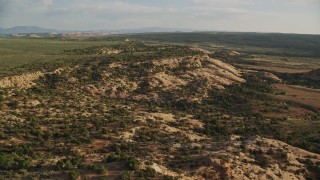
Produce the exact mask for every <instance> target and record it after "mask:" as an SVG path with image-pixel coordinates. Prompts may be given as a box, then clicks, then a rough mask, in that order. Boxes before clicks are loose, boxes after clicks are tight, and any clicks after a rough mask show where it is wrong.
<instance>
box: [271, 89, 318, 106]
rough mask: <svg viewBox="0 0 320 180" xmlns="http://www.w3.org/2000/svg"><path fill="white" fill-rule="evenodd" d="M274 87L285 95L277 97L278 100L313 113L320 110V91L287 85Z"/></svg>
mask: <svg viewBox="0 0 320 180" xmlns="http://www.w3.org/2000/svg"><path fill="white" fill-rule="evenodd" d="M274 87H275V88H276V89H277V90H278V91H281V92H285V93H286V94H285V95H275V96H274V97H275V98H276V99H279V100H282V101H286V102H288V103H292V104H296V105H299V106H301V107H304V108H306V109H310V110H313V111H319V110H320V90H317V89H310V88H306V87H302V86H293V85H287V84H275V85H274Z"/></svg>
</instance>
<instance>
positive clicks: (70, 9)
mask: <svg viewBox="0 0 320 180" xmlns="http://www.w3.org/2000/svg"><path fill="white" fill-rule="evenodd" d="M18 25H28V26H31V25H32V26H41V27H48V28H56V29H68V30H96V29H124V28H141V27H164V28H190V29H197V30H227V31H259V32H294V33H313V34H320V0H0V27H2V28H8V27H13V26H18Z"/></svg>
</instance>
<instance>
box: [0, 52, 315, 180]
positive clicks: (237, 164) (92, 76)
mask: <svg viewBox="0 0 320 180" xmlns="http://www.w3.org/2000/svg"><path fill="white" fill-rule="evenodd" d="M147 48H149V49H150V48H151V49H152V51H156V50H159V51H161V52H162V51H165V50H163V49H167V51H168V52H170V53H172V52H174V53H173V54H174V55H172V54H170V55H165V57H155V56H148V55H145V56H142V55H139V56H129V55H128V56H123V52H124V51H120V50H119V54H114V55H113V56H106V57H98V58H95V59H89V60H87V61H85V62H82V63H78V64H76V65H74V66H70V67H64V68H62V69H58V70H56V71H54V72H50V73H48V72H45V73H41V72H37V73H34V74H26V75H21V76H14V77H7V78H4V79H2V80H0V89H1V91H0V96H1V100H0V107H1V111H0V125H1V126H0V127H1V131H0V145H1V147H2V149H1V150H0V175H1V177H0V178H4V179H8V178H12V177H16V178H17V179H19V178H22V177H25V178H27V177H33V178H34V177H37V178H40V179H41V178H42V179H66V178H71V179H77V178H79V177H80V176H81V178H89V179H99V178H107V179H119V178H121V179H130V178H131V179H132V178H133V179H135V178H150V179H306V178H314V179H316V178H318V177H319V174H317V171H318V170H319V162H320V157H319V155H318V154H314V153H311V152H307V151H305V150H302V149H299V148H295V147H292V146H290V145H288V144H286V143H284V142H281V141H278V140H274V139H267V138H263V137H260V136H256V134H258V130H259V129H258V128H260V130H263V129H266V131H271V130H272V129H271V128H270V129H268V128H269V126H268V125H267V124H264V123H266V122H269V121H271V120H270V119H267V120H265V121H263V120H262V118H261V117H260V116H259V115H257V114H250V115H247V116H246V114H245V112H247V111H245V110H246V109H245V107H246V106H245V107H244V105H247V104H248V105H251V103H253V101H249V100H251V99H250V98H251V96H257V97H259V98H260V96H263V94H261V93H260V94H257V92H255V91H248V89H245V88H248V87H247V86H244V87H243V85H244V84H246V83H247V82H248V81H247V80H245V77H244V76H246V75H247V74H243V73H242V72H241V71H240V70H239V69H237V68H235V67H234V66H232V65H230V64H227V63H224V62H223V61H221V60H217V59H212V58H210V57H209V56H208V55H207V54H204V52H203V51H199V50H195V49H193V50H190V49H187V48H185V49H183V48H182V47H178V48H175V49H174V48H172V47H147ZM137 49H138V48H137ZM181 49H182V50H183V51H182V52H180V55H176V54H178V53H179V51H181ZM120 52H121V53H120ZM149 53H151V51H150V52H149ZM107 54H108V53H107ZM157 54H159V52H157ZM126 58H127V59H126ZM253 76H254V78H253V80H255V79H258V80H257V81H256V82H264V81H266V79H267V80H268V79H270V78H271V79H273V80H279V79H277V77H275V76H273V75H272V74H267V73H263V74H260V75H259V73H255V74H253ZM260 76H261V77H260ZM249 80H250V81H251V79H249ZM253 84H254V83H253ZM230 87H231V90H230ZM249 87H250V86H249ZM262 87H264V86H259V88H262ZM225 91H226V94H224V92H225ZM234 92H237V94H232V93H234ZM251 92H254V93H251ZM230 93H231V94H230ZM263 93H265V92H263ZM245 94H249V95H247V96H244V95H245ZM235 96H236V97H235ZM238 96H239V97H238ZM263 97H264V96H263ZM262 99H263V98H262ZM255 100H256V99H255ZM230 102H231V103H230ZM269 103H270V102H269ZM234 105H235V106H234ZM229 106H232V108H233V109H231V111H230V109H228V108H229ZM248 107H249V106H248ZM239 109H240V112H241V113H238V114H237V113H236V110H239ZM242 110H243V112H242ZM26 170H27V171H26Z"/></svg>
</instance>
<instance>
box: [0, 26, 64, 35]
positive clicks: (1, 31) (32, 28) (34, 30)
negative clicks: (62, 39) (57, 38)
mask: <svg viewBox="0 0 320 180" xmlns="http://www.w3.org/2000/svg"><path fill="white" fill-rule="evenodd" d="M50 32H56V33H58V32H61V31H59V30H56V29H47V28H41V27H36V26H16V27H12V28H8V29H3V28H0V34H17V33H20V34H21V33H50Z"/></svg>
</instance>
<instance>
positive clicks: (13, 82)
mask: <svg viewBox="0 0 320 180" xmlns="http://www.w3.org/2000/svg"><path fill="white" fill-rule="evenodd" d="M43 75H44V74H43V73H42V72H40V71H38V72H34V73H28V74H23V75H19V76H11V77H5V78H2V79H0V88H18V89H27V88H30V87H32V86H34V85H35V83H34V81H36V80H37V79H39V78H40V77H42V76H43Z"/></svg>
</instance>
